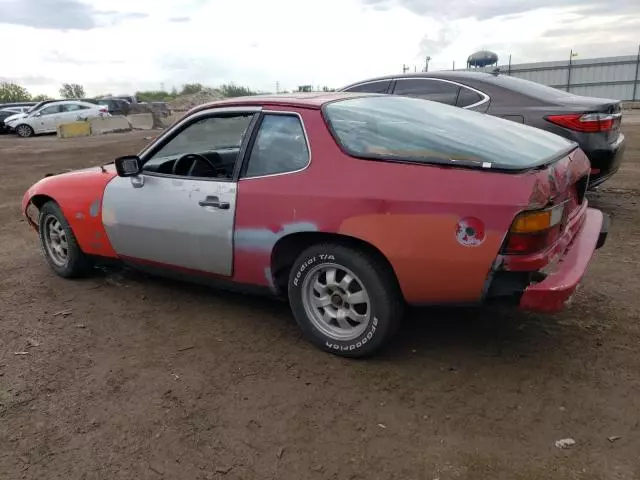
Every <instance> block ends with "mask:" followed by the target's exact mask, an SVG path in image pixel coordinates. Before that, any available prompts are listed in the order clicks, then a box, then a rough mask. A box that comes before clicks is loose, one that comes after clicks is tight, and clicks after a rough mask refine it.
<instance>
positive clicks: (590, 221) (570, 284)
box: [520, 208, 609, 313]
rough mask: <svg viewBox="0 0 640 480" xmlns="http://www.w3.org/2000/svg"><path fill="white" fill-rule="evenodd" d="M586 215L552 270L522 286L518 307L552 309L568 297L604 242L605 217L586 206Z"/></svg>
mask: <svg viewBox="0 0 640 480" xmlns="http://www.w3.org/2000/svg"><path fill="white" fill-rule="evenodd" d="M586 216H587V218H586V219H585V221H584V224H583V226H582V228H581V229H580V232H578V233H577V234H576V237H575V238H574V240H573V242H572V243H571V245H570V246H569V248H568V249H567V251H566V252H565V254H564V256H563V257H562V258H561V259H560V261H559V264H558V267H557V269H556V270H555V272H553V273H552V274H550V275H548V276H547V277H546V278H545V279H544V280H542V281H541V282H540V283H536V284H534V285H531V286H530V287H528V288H526V289H525V291H524V293H523V294H522V297H521V298H520V308H522V309H524V310H532V311H537V312H545V313H555V312H559V311H561V310H562V309H563V308H564V307H565V305H566V304H567V303H568V302H569V301H570V300H571V297H572V296H573V294H574V292H575V291H576V289H577V287H578V285H579V283H580V281H581V280H582V277H584V274H585V273H586V271H587V267H588V266H589V263H590V262H591V258H592V257H593V253H594V251H595V250H596V249H598V248H600V247H602V245H604V243H605V241H606V238H607V234H608V231H609V218H608V216H605V215H604V214H603V213H602V212H601V211H599V210H596V209H593V208H589V209H587V212H586Z"/></svg>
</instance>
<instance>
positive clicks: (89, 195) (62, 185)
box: [22, 167, 117, 258]
mask: <svg viewBox="0 0 640 480" xmlns="http://www.w3.org/2000/svg"><path fill="white" fill-rule="evenodd" d="M115 176H116V172H115V169H113V168H112V167H109V168H108V170H107V172H106V173H105V172H103V171H102V170H101V169H100V168H99V167H95V168H89V169H86V170H78V171H75V172H69V173H65V174H61V175H53V176H51V177H45V178H43V179H42V180H40V181H39V182H38V183H36V184H35V185H33V186H32V187H31V188H30V189H29V190H28V191H27V193H25V195H24V197H23V199H22V211H23V212H26V210H27V208H28V206H29V203H30V202H31V199H32V198H33V197H34V196H36V195H46V196H47V197H50V198H52V199H54V200H55V201H56V203H57V204H58V205H59V206H60V208H61V209H62V213H64V216H65V218H66V219H67V222H68V223H69V226H70V227H71V230H73V234H74V235H75V237H76V240H77V241H78V245H79V246H80V248H81V249H82V251H83V252H85V253H86V254H88V255H98V256H101V257H111V258H115V257H117V254H116V252H115V251H114V250H113V248H112V246H111V243H110V242H109V239H108V237H107V233H106V231H105V229H104V226H103V225H102V215H101V213H102V198H103V195H104V189H105V187H106V186H107V183H109V181H110V180H111V179H112V178H114V177H115ZM96 202H97V203H96ZM92 206H93V209H92ZM96 207H97V208H96Z"/></svg>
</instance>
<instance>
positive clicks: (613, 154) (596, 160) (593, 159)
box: [584, 134, 625, 188]
mask: <svg viewBox="0 0 640 480" xmlns="http://www.w3.org/2000/svg"><path fill="white" fill-rule="evenodd" d="M624 149H625V138H624V135H623V134H620V135H619V137H618V139H617V140H616V142H615V143H612V144H611V145H608V146H607V148H604V149H595V150H585V151H584V152H585V154H586V155H587V157H588V158H589V162H590V163H591V176H590V178H589V188H594V187H597V186H598V185H601V184H602V183H603V182H605V181H606V180H608V179H609V178H611V177H612V176H613V175H614V174H615V173H616V172H617V171H618V169H619V168H620V163H621V162H622V157H623V156H624Z"/></svg>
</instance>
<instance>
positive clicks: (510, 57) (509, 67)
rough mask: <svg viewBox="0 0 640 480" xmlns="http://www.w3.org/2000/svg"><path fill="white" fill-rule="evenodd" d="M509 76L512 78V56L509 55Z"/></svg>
mask: <svg viewBox="0 0 640 480" xmlns="http://www.w3.org/2000/svg"><path fill="white" fill-rule="evenodd" d="M508 75H509V76H511V54H509V72H508Z"/></svg>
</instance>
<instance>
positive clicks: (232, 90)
mask: <svg viewBox="0 0 640 480" xmlns="http://www.w3.org/2000/svg"><path fill="white" fill-rule="evenodd" d="M218 91H219V92H220V94H221V95H222V96H223V97H227V98H231V97H246V96H248V95H257V93H258V92H254V91H253V90H251V89H250V88H249V87H242V86H239V85H236V84H234V83H225V84H223V85H220V87H219V88H218Z"/></svg>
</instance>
